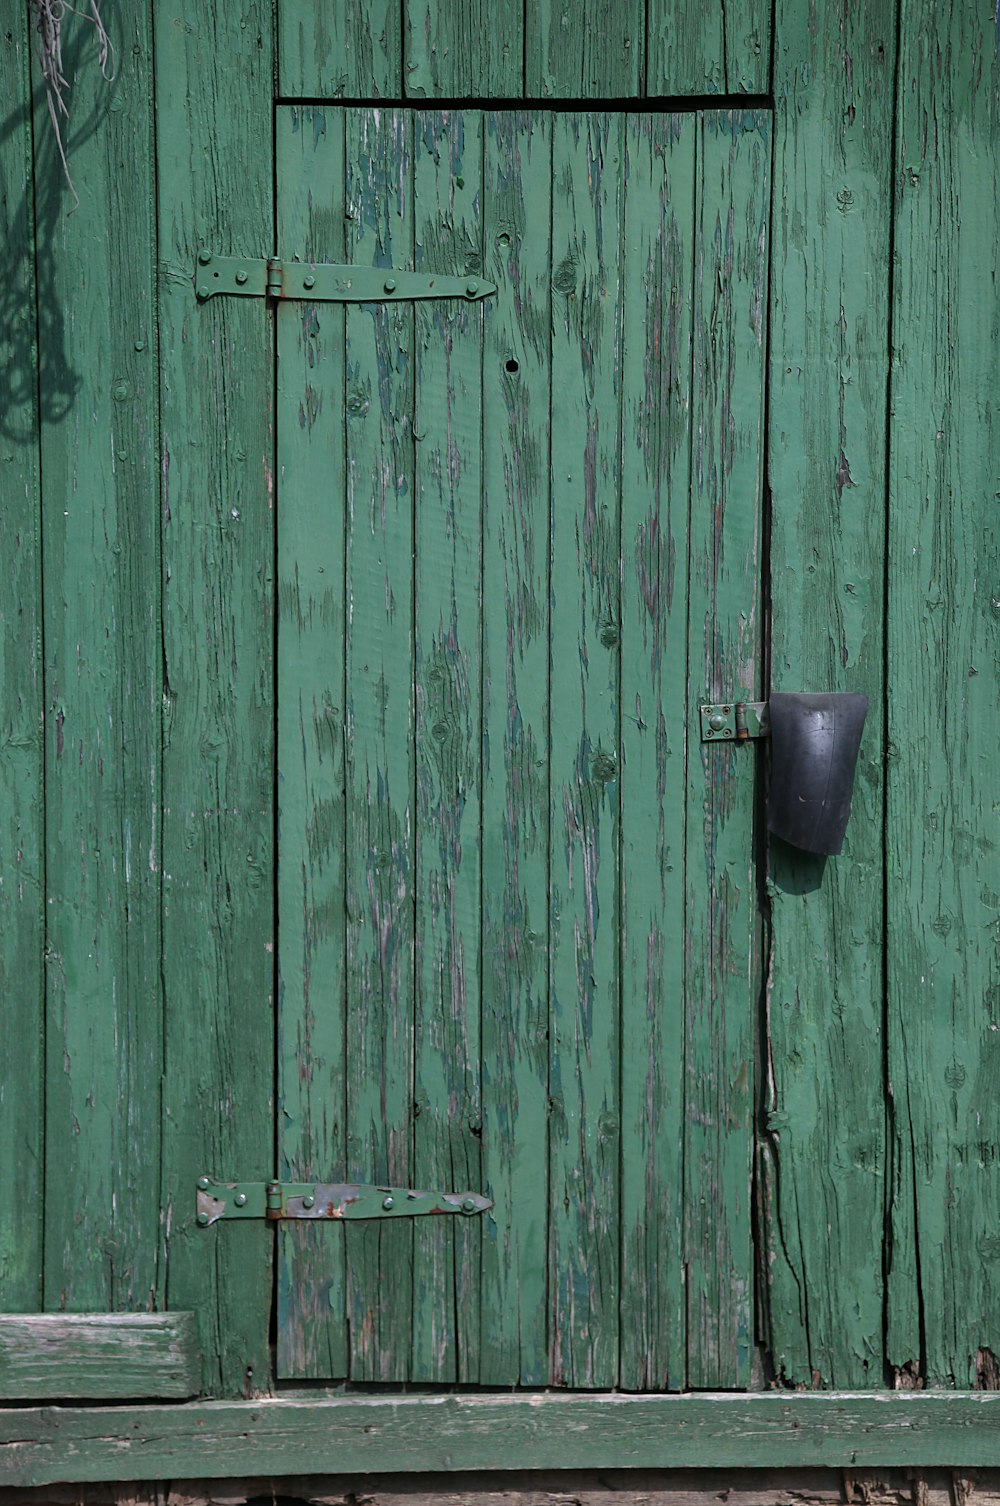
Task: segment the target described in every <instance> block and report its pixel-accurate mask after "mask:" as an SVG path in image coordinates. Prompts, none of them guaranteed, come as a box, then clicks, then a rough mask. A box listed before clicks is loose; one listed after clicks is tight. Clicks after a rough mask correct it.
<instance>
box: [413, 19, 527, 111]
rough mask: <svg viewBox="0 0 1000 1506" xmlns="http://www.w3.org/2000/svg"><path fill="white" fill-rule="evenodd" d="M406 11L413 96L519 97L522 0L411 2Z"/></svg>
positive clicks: (522, 71)
mask: <svg viewBox="0 0 1000 1506" xmlns="http://www.w3.org/2000/svg"><path fill="white" fill-rule="evenodd" d="M405 11H406V17H405V47H406V56H405V60H404V65H403V82H404V85H405V89H406V93H407V95H408V96H409V97H410V98H417V99H424V98H427V99H436V98H445V99H448V98H455V99H460V98H464V97H467V96H469V95H475V96H479V97H481V98H484V99H517V98H518V97H519V95H520V94H521V92H522V85H523V82H524V6H523V5H522V4H521V0H492V3H487V0H408V3H407V4H406V6H405Z"/></svg>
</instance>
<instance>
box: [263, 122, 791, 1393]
mask: <svg viewBox="0 0 1000 1506" xmlns="http://www.w3.org/2000/svg"><path fill="white" fill-rule="evenodd" d="M769 155H770V149H769V144H768V131H767V119H766V117H764V116H762V115H760V114H759V113H740V112H737V113H735V114H733V113H721V112H691V113H687V114H679V115H668V114H655V113H629V114H621V113H617V114H599V113H587V114H574V113H572V112H559V113H545V112H537V111H535V112H533V111H528V110H526V111H519V112H489V113H486V112H477V111H471V110H470V111H443V112H442V111H417V110H407V109H398V108H385V109H378V108H372V109H367V108H366V109H359V108H352V109H343V108H337V107H328V108H322V109H321V108H313V107H309V108H282V109H279V111H278V118H277V163H278V184H277V207H278V251H279V254H280V255H281V256H282V257H284V258H286V259H289V260H290V259H293V258H299V259H301V260H313V261H352V262H356V263H361V264H364V265H368V266H371V265H376V266H384V267H390V266H391V267H394V268H397V269H407V268H413V269H416V270H424V271H437V272H440V273H458V274H461V275H483V276H485V277H487V278H489V279H490V280H491V281H493V282H495V283H496V285H497V292H496V294H495V296H493V297H491V298H489V299H487V300H486V301H485V302H482V303H478V302H477V303H463V302H458V303H456V302H449V301H437V302H425V303H416V304H414V303H396V304H391V303H388V302H382V303H378V304H369V305H348V306H343V305H336V304H316V305H309V304H302V303H287V304H283V305H282V306H281V307H280V311H279V316H278V470H277V476H276V486H275V505H276V508H277V534H278V560H279V566H278V568H279V582H278V590H279V627H278V703H279V710H278V764H279V769H278V779H279V786H278V808H279V811H278V815H279V832H278V853H279V879H278V888H279V897H278V922H279V924H278V935H279V940H278V953H279V958H278V961H279V978H280V1003H279V1072H280V1085H279V1086H280V1093H279V1123H278V1148H279V1169H280V1172H281V1174H282V1175H284V1176H286V1177H288V1178H290V1179H294V1180H304V1179H308V1178H318V1179H321V1180H341V1179H345V1178H346V1179H350V1180H358V1181H362V1182H375V1183H392V1184H395V1185H397V1186H408V1187H419V1188H425V1187H434V1188H437V1189H440V1190H445V1191H465V1190H467V1189H471V1190H473V1191H477V1192H483V1193H485V1194H486V1195H487V1196H489V1197H490V1198H491V1199H492V1201H493V1208H492V1210H491V1212H490V1213H488V1214H486V1215H484V1216H482V1217H475V1218H468V1219H458V1218H438V1219H432V1218H425V1219H415V1220H398V1219H397V1220H392V1221H388V1220H374V1221H371V1222H368V1223H354V1224H352V1225H350V1226H349V1227H345V1226H344V1225H342V1224H337V1223H329V1222H323V1223H317V1224H308V1223H298V1224H290V1225H287V1226H284V1227H282V1228H280V1230H279V1236H278V1261H279V1277H278V1283H279V1307H278V1320H279V1321H278V1371H279V1375H280V1376H283V1377H286V1378H291V1377H295V1378H330V1379H338V1378H345V1377H346V1378H349V1379H351V1380H355V1381H384V1382H393V1383H399V1382H404V1381H417V1382H439V1383H452V1382H463V1383H472V1384H477V1383H478V1384H483V1385H491V1386H511V1385H532V1386H538V1385H549V1384H551V1385H564V1386H572V1387H595V1388H614V1387H623V1388H627V1389H650V1390H655V1389H662V1388H674V1387H679V1386H684V1385H690V1386H742V1385H745V1384H747V1381H748V1379H749V1373H750V1364H751V1357H752V1347H753V1313H752V1290H753V1280H752V1269H753V1260H752V1252H751V1209H750V1184H751V1176H750V1166H751V1124H752V1112H753V1092H754V1089H753V1083H754V1041H755V1026H754V1021H755V1016H756V1011H757V1008H758V1002H759V1000H758V994H759V988H760V976H759V973H760V968H759V961H760V945H759V923H758V911H757V903H756V900H757V896H756V887H757V878H756V860H755V833H754V777H755V776H754V762H755V759H754V754H753V752H752V751H751V750H749V749H734V748H725V747H723V748H714V747H711V748H706V747H704V746H703V745H702V744H701V743H700V741H699V732H698V720H697V715H696V714H693V713H696V709H697V707H698V705H699V703H700V702H701V701H703V700H706V699H711V700H720V699H722V700H725V699H728V698H730V697H733V696H736V695H740V696H743V697H753V696H756V695H759V693H760V692H761V690H762V683H761V646H762V631H761V588H760V579H761V570H762V556H761V522H760V520H761V488H762V460H761V441H762V414H763V373H764V358H765V351H764V324H765V313H764V311H765V308H766V266H767V248H766V241H767V223H766V215H767V204H768V182H767V176H768V166H769Z"/></svg>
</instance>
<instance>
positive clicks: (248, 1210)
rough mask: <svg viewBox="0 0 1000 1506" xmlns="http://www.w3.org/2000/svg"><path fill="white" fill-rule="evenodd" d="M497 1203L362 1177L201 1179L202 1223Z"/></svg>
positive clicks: (467, 1209)
mask: <svg viewBox="0 0 1000 1506" xmlns="http://www.w3.org/2000/svg"><path fill="white" fill-rule="evenodd" d="M492 1207H493V1204H492V1202H491V1201H490V1199H489V1198H486V1197H483V1196H482V1195H481V1193H478V1192H414V1191H413V1190H412V1189H411V1188H409V1187H370V1186H365V1185H364V1184H363V1183H359V1182H217V1181H215V1180H214V1178H212V1177H199V1178H198V1209H197V1222H198V1223H199V1224H200V1225H201V1227H202V1228H207V1227H208V1225H209V1224H214V1223H217V1222H218V1220H219V1219H220V1218H263V1219H267V1220H268V1222H270V1223H281V1222H283V1221H284V1220H285V1219H290V1218H417V1217H420V1216H421V1215H424V1214H430V1213H463V1214H465V1215H466V1216H468V1215H470V1214H474V1213H485V1212H486V1211H487V1209H488V1208H492Z"/></svg>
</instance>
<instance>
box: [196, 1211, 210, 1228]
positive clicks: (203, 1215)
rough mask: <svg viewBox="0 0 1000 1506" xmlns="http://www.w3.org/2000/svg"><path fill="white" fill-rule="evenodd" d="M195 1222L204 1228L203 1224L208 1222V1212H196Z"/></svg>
mask: <svg viewBox="0 0 1000 1506" xmlns="http://www.w3.org/2000/svg"><path fill="white" fill-rule="evenodd" d="M197 1222H198V1223H199V1224H200V1225H201V1227H202V1228H203V1229H204V1227H205V1225H206V1224H207V1223H208V1214H207V1213H199V1214H198V1218H197Z"/></svg>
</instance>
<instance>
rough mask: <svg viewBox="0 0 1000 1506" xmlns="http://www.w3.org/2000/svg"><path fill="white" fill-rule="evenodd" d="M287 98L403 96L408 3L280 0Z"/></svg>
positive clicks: (281, 74) (282, 90)
mask: <svg viewBox="0 0 1000 1506" xmlns="http://www.w3.org/2000/svg"><path fill="white" fill-rule="evenodd" d="M277 6H278V90H279V94H280V97H281V98H283V99H289V100H293V99H300V98H306V99H317V100H319V99H381V98H385V97H389V98H390V99H391V98H396V99H398V98H399V97H400V96H401V95H402V93H403V44H402V10H403V8H402V6H401V5H399V4H395V3H393V0H323V3H322V4H320V5H317V4H316V3H315V0H277Z"/></svg>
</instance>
